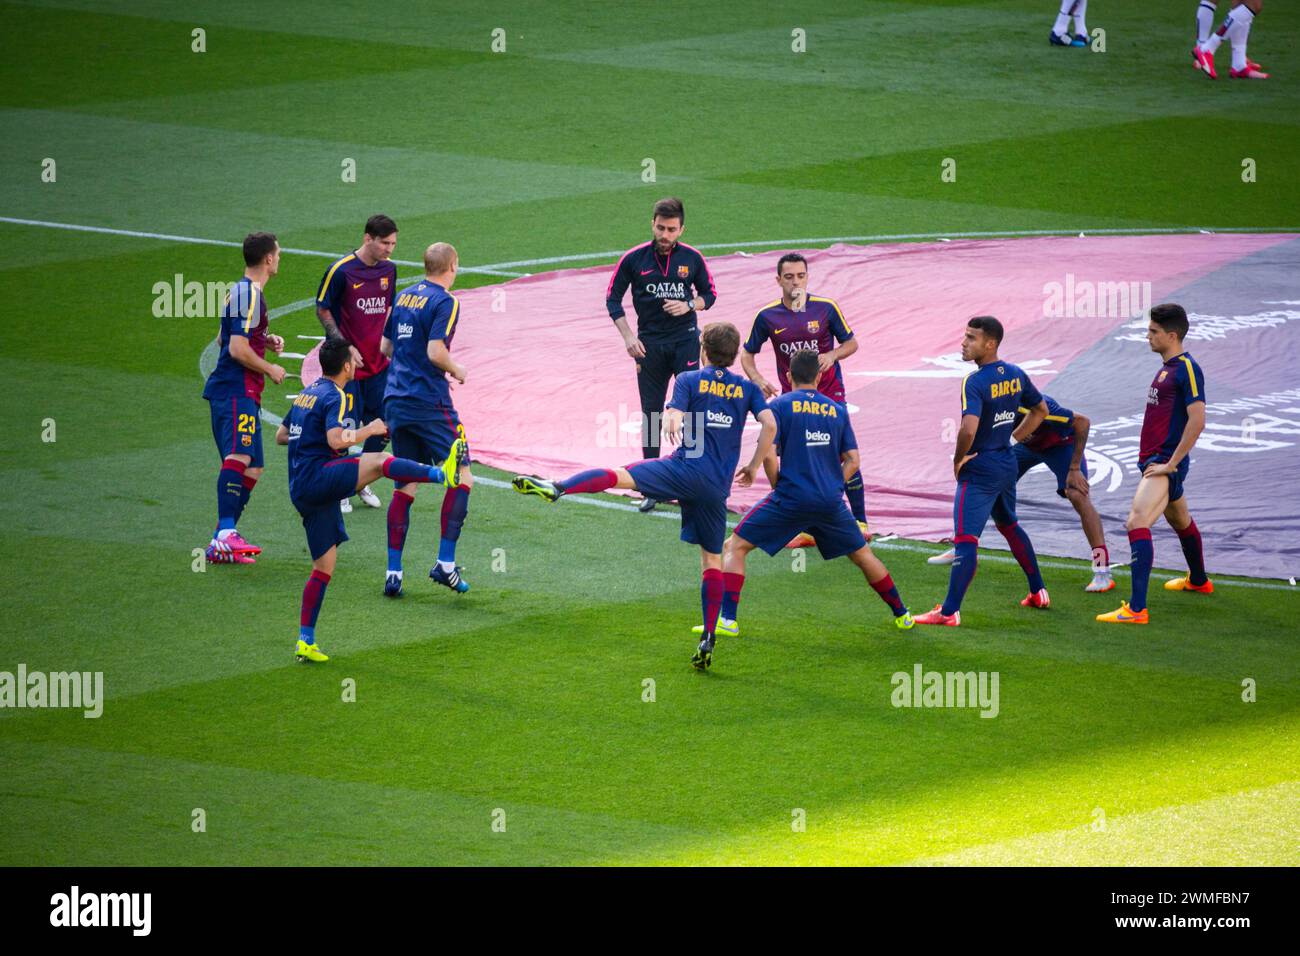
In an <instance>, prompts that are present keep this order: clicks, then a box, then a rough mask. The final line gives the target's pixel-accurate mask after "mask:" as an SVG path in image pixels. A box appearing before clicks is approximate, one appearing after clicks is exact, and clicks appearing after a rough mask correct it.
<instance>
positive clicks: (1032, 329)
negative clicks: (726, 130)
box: [453, 234, 1300, 554]
mask: <svg viewBox="0 0 1300 956" xmlns="http://www.w3.org/2000/svg"><path fill="white" fill-rule="evenodd" d="M1294 240H1295V237H1294V236H1289V235H1204V234H1202V235H1162V236H1135V237H1086V238H1084V237H1077V238H1062V237H1048V238H1030V239H1008V240H997V241H954V242H927V243H907V244H895V245H875V246H865V247H862V246H849V245H837V246H833V247H831V248H829V249H819V250H803V254H804V255H805V256H806V257H807V258H808V262H809V272H810V282H809V286H810V289H811V291H813V292H814V293H815V294H817V295H823V296H830V297H832V298H834V299H835V300H836V301H837V302H838V303H839V305H840V307H841V309H842V310H843V313H844V315H845V317H846V319H847V320H848V323H849V325H850V327H851V328H852V329H853V331H854V333H855V335H856V337H857V338H858V340H859V342H860V349H859V351H858V352H857V354H856V355H854V356H852V357H851V358H850V359H848V360H847V361H846V362H845V363H844V371H845V380H846V382H847V386H848V393H847V394H848V401H849V405H850V411H851V413H852V416H853V423H854V427H855V430H856V432H857V436H858V442H859V445H860V446H861V449H862V467H863V476H864V481H865V484H866V489H867V508H868V512H869V514H870V516H871V519H872V524H873V527H874V528H875V529H876V530H880V531H895V532H899V533H901V534H905V535H908V536H915V537H921V538H929V539H932V540H937V539H939V538H942V537H944V536H947V535H950V534H951V533H952V528H951V502H952V497H951V496H952V489H953V476H952V466H951V455H952V450H953V441H954V437H955V432H956V427H957V422H958V419H959V418H960V399H959V388H960V384H961V380H962V378H963V376H964V375H965V374H966V373H967V372H968V371H970V370H971V369H972V368H973V366H970V365H965V364H963V363H962V362H961V361H960V356H959V350H960V341H961V336H962V332H963V329H964V326H965V322H966V319H967V318H968V317H970V316H972V315H977V314H991V315H995V316H997V317H998V318H999V319H1001V320H1002V322H1003V324H1004V326H1005V327H1006V333H1007V334H1006V339H1005V342H1004V345H1003V349H1002V355H1003V357H1004V358H1006V359H1007V360H1009V361H1013V362H1016V363H1018V364H1020V365H1021V366H1022V367H1024V368H1025V370H1026V371H1027V372H1029V374H1030V375H1031V377H1032V378H1033V379H1034V381H1035V383H1036V384H1037V385H1038V386H1039V387H1040V389H1042V390H1043V391H1045V392H1047V393H1049V394H1053V397H1055V398H1057V400H1058V401H1061V402H1062V404H1065V405H1068V406H1071V407H1074V408H1076V409H1077V410H1078V411H1080V412H1084V413H1087V414H1089V415H1090V416H1091V417H1093V419H1094V421H1097V420H1098V418H1099V411H1098V408H1097V407H1096V406H1105V411H1103V412H1101V413H1100V414H1109V413H1110V412H1109V410H1110V409H1112V408H1115V409H1119V410H1122V412H1123V413H1124V414H1125V415H1136V416H1141V414H1142V412H1143V403H1144V398H1145V389H1146V385H1147V384H1148V382H1149V380H1150V377H1151V376H1152V375H1154V373H1155V371H1156V370H1158V368H1159V364H1160V363H1159V360H1158V358H1157V357H1156V356H1154V355H1152V354H1151V353H1150V352H1149V351H1146V346H1145V345H1144V344H1143V343H1141V342H1140V341H1136V340H1132V341H1129V342H1125V343H1121V344H1122V345H1123V347H1124V348H1126V349H1128V351H1127V352H1125V353H1124V354H1125V355H1126V356H1129V355H1131V357H1132V358H1133V360H1134V362H1135V363H1136V364H1135V365H1134V366H1133V367H1134V368H1136V369H1137V370H1138V371H1136V372H1135V373H1132V374H1129V373H1127V372H1126V373H1125V374H1124V375H1123V376H1121V375H1119V374H1118V373H1116V374H1114V375H1111V374H1110V372H1108V364H1107V363H1105V362H1100V363H1099V362H1097V361H1092V362H1090V363H1088V362H1086V360H1085V356H1086V355H1087V354H1088V353H1090V352H1093V354H1094V355H1095V354H1098V353H1096V352H1094V351H1093V350H1095V349H1096V348H1097V347H1098V346H1099V343H1103V342H1105V341H1109V340H1115V339H1119V338H1123V337H1124V336H1126V335H1127V336H1128V337H1129V338H1130V339H1132V335H1133V330H1132V329H1126V327H1127V326H1133V327H1134V329H1137V330H1138V331H1139V337H1140V330H1141V329H1143V328H1145V319H1144V318H1142V317H1141V313H1142V310H1143V309H1144V307H1148V306H1149V305H1150V304H1152V303H1158V302H1162V301H1165V299H1166V297H1169V296H1172V295H1173V294H1174V293H1176V292H1178V291H1180V290H1185V289H1186V288H1187V287H1189V286H1191V285H1193V284H1194V283H1196V282H1197V281H1198V280H1201V279H1203V278H1205V277H1206V276H1208V275H1210V274H1211V273H1214V272H1215V271H1216V270H1220V269H1223V268H1225V267H1227V266H1228V265H1229V264H1231V263H1234V262H1237V261H1239V260H1242V259H1244V258H1247V257H1250V256H1252V255H1255V254H1258V253H1261V252H1264V251H1265V250H1269V249H1272V248H1274V247H1280V246H1281V245H1282V244H1285V243H1288V242H1293V241H1294ZM1291 248H1292V249H1294V248H1295V246H1294V245H1293V246H1292V247H1291ZM783 251H785V250H775V251H772V252H767V253H762V254H758V255H747V254H741V253H735V254H731V255H719V256H716V257H712V258H711V259H710V266H711V269H712V271H713V275H714V279H715V281H716V284H717V289H718V300H717V303H716V305H715V306H714V308H712V309H711V310H709V311H708V312H707V313H704V314H702V315H701V321H702V322H717V321H728V322H733V323H735V324H736V326H737V327H738V328H739V329H740V331H741V335H742V338H743V337H745V336H747V335H748V332H749V328H750V325H751V323H752V322H753V319H754V315H755V313H756V312H757V311H758V309H759V308H761V307H762V306H764V305H765V304H767V303H769V302H771V301H772V300H773V299H775V298H776V297H777V296H778V295H779V289H778V287H777V285H776V280H775V267H776V262H777V259H778V258H779V257H780V255H781V252H783ZM612 268H613V267H612V265H603V266H599V267H594V268H588V269H576V270H567V271H561V272H552V273H546V274H542V275H536V276H530V277H527V278H522V279H517V280H514V281H511V282H508V283H505V284H504V285H498V286H491V287H485V288H479V289H471V290H468V291H463V292H459V293H458V295H459V297H460V300H461V318H460V321H459V325H458V327H457V331H456V339H455V342H454V352H455V354H456V356H457V359H458V360H459V361H460V362H461V364H463V365H464V366H465V367H466V368H467V369H468V380H467V382H466V384H465V385H463V386H456V387H455V389H454V393H453V394H454V397H455V401H456V405H457V408H458V409H459V411H460V415H461V419H462V421H463V422H464V423H465V426H466V429H467V432H468V435H469V438H470V442H471V445H472V447H473V450H474V456H475V458H476V459H478V460H480V461H483V462H485V463H488V464H491V465H494V466H497V467H500V468H504V469H506V470H511V471H524V472H536V473H540V474H543V475H547V476H562V475H565V474H568V473H570V472H573V471H576V470H579V469H582V468H586V467H595V466H616V465H621V464H624V463H627V462H630V461H635V460H637V459H639V458H640V457H641V452H640V432H639V427H640V426H639V418H638V413H639V405H638V400H637V389H636V382H635V378H634V371H633V361H632V360H631V359H630V358H629V357H628V356H627V355H626V353H625V352H624V349H623V344H622V340H621V339H620V337H619V335H618V333H617V331H616V330H615V329H614V327H613V324H612V323H611V322H610V320H609V318H608V316H607V315H606V313H605V310H604V307H603V299H604V294H605V287H606V285H607V283H608V280H609V275H610V271H611V269H612ZM1144 283H1147V284H1149V285H1144ZM1148 296H1149V297H1148ZM1293 298H1300V296H1293ZM1184 304H1185V305H1186V306H1187V307H1188V310H1189V311H1193V310H1194V308H1195V306H1196V303H1195V302H1192V301H1187V302H1185V303H1184ZM627 305H628V310H629V318H631V306H630V302H629V303H628V304H627ZM1080 313H1087V314H1086V315H1084V314H1080ZM1117 313H1122V314H1117ZM1135 317H1136V320H1137V324H1136V325H1134V321H1135ZM1196 347H1197V346H1196V345H1195V344H1194V343H1191V342H1189V348H1192V349H1195V348H1196ZM1079 360H1084V361H1085V364H1087V367H1088V374H1087V376H1080V375H1076V376H1074V377H1073V378H1072V379H1071V385H1070V387H1069V389H1068V394H1056V386H1055V384H1054V383H1058V382H1060V381H1061V374H1062V373H1063V372H1065V371H1066V370H1067V369H1070V367H1071V366H1072V364H1073V363H1076V361H1079ZM758 361H759V367H760V369H762V370H763V371H764V374H765V375H767V376H768V378H769V379H771V380H772V381H775V380H776V376H775V372H774V361H773V357H772V353H771V351H770V345H768V346H767V347H765V351H764V352H763V353H761V354H760V356H759V359H758ZM1200 361H1201V362H1202V364H1203V365H1204V364H1206V359H1205V358H1203V357H1202V358H1200ZM1080 367H1082V366H1080ZM736 369H737V371H739V363H737V366H736ZM1129 379H1132V380H1129ZM1207 381H1208V383H1209V384H1208V385H1207V391H1210V393H1211V398H1212V400H1213V399H1214V398H1215V397H1216V396H1222V395H1223V394H1224V391H1223V388H1222V377H1221V376H1218V377H1217V379H1216V372H1215V371H1213V370H1211V369H1210V368H1208V367H1207ZM1216 388H1217V391H1216ZM756 435H757V426H756V425H754V424H753V423H751V428H750V431H749V433H748V441H747V445H746V451H745V452H744V454H746V455H747V454H749V452H750V451H751V450H752V447H753V442H754V440H755V438H756ZM1098 464H1099V466H1101V465H1104V462H1102V461H1100V460H1099V462H1098ZM1121 471H1123V469H1121ZM1122 478H1123V480H1122V482H1121V484H1122V487H1117V488H1109V489H1108V490H1109V491H1110V492H1111V493H1113V494H1115V495H1116V498H1115V501H1118V500H1119V499H1121V498H1122V499H1124V505H1125V506H1126V504H1127V498H1126V497H1125V496H1128V497H1131V494H1132V489H1133V487H1134V484H1135V482H1136V475H1135V474H1133V475H1124V476H1122ZM1095 483H1096V482H1095V481H1094V484H1095ZM1054 488H1055V485H1054V482H1051V480H1050V478H1048V477H1045V476H1034V475H1032V474H1031V475H1030V476H1026V480H1025V482H1022V495H1023V496H1024V497H1025V498H1026V499H1028V500H1030V501H1033V500H1037V501H1041V502H1043V503H1044V505H1047V506H1051V507H1052V508H1056V506H1057V504H1059V506H1060V510H1061V511H1062V512H1063V514H1062V515H1061V517H1062V518H1063V519H1068V520H1067V526H1068V525H1069V523H1070V522H1074V518H1073V515H1072V514H1071V513H1070V509H1069V506H1068V505H1067V504H1066V503H1065V502H1063V501H1059V499H1056V498H1055V496H1054ZM767 490H768V488H767V485H766V482H765V480H763V479H762V478H761V476H760V479H759V481H758V482H757V483H756V485H755V486H754V487H753V488H752V489H739V488H735V489H733V493H732V496H731V504H732V506H733V508H735V509H736V510H744V509H745V508H746V507H748V506H749V505H751V504H753V503H754V502H755V501H757V500H758V499H759V498H760V497H761V496H762V495H763V494H765V493H766V492H767ZM1108 500H1109V499H1108ZM1112 504H1113V505H1114V509H1115V510H1118V508H1119V505H1118V504H1115V503H1114V502H1112ZM1202 524H1204V522H1202ZM1073 527H1074V528H1075V533H1076V535H1077V528H1078V526H1077V522H1076V523H1074V524H1073ZM1111 534H1112V537H1113V539H1114V541H1113V546H1114V547H1116V549H1117V550H1127V549H1126V548H1124V547H1123V537H1122V535H1123V531H1122V528H1121V529H1112V530H1111ZM993 537H997V536H996V535H994V536H993ZM989 543H990V544H993V543H995V542H993V541H989ZM997 543H1000V542H997ZM1081 544H1082V539H1081V538H1080V541H1079V542H1078V543H1077V544H1075V545H1072V546H1070V547H1069V548H1068V549H1062V550H1066V551H1067V552H1069V553H1078V551H1079V550H1080V548H1079V545H1081ZM1084 553H1085V554H1086V550H1085V552H1084Z"/></svg>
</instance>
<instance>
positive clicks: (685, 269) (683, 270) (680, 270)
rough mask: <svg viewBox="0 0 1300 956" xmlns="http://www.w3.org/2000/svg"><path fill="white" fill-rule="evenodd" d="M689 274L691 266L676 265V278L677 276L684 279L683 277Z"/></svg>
mask: <svg viewBox="0 0 1300 956" xmlns="http://www.w3.org/2000/svg"><path fill="white" fill-rule="evenodd" d="M690 274H691V267H690V266H678V267H677V278H679V279H685V278H686V277H687V276H688V275H690Z"/></svg>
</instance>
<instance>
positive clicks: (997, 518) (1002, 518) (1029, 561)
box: [993, 490, 1052, 608]
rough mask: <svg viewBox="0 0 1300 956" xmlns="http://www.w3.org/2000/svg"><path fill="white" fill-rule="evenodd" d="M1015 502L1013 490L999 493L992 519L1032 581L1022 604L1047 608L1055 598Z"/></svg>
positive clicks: (1027, 577)
mask: <svg viewBox="0 0 1300 956" xmlns="http://www.w3.org/2000/svg"><path fill="white" fill-rule="evenodd" d="M1015 506H1016V497H1015V491H1014V490H1012V491H1010V492H1004V493H1003V494H1001V495H998V498H997V500H996V501H995V502H994V503H993V523H994V524H995V525H996V526H997V529H998V531H1000V532H1001V533H1002V537H1004V538H1006V539H1007V544H1008V545H1009V546H1010V548H1011V553H1012V554H1013V555H1015V558H1016V562H1017V563H1018V564H1019V565H1020V570H1022V571H1024V572H1025V578H1026V579H1027V580H1028V582H1029V595H1028V596H1027V597H1026V598H1025V599H1024V600H1022V601H1021V602H1020V606H1021V607H1037V608H1047V607H1050V606H1051V603H1052V602H1051V599H1050V598H1049V597H1048V594H1047V586H1046V585H1045V584H1044V583H1043V575H1042V574H1041V573H1040V572H1039V570H1038V555H1036V554H1035V553H1034V545H1033V542H1031V541H1030V540H1029V535H1028V534H1026V533H1025V529H1024V528H1022V527H1020V522H1019V521H1018V520H1017V519H1016V508H1015Z"/></svg>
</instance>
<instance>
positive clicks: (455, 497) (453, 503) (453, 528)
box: [438, 485, 469, 570]
mask: <svg viewBox="0 0 1300 956" xmlns="http://www.w3.org/2000/svg"><path fill="white" fill-rule="evenodd" d="M468 513H469V485H457V486H456V487H455V488H448V489H447V493H446V494H445V495H443V496H442V538H441V539H440V540H439V542H438V563H439V564H440V565H442V566H443V569H444V570H450V568H454V567H455V566H456V541H457V540H458V539H459V538H460V529H461V526H462V525H463V524H464V523H465V515H466V514H468Z"/></svg>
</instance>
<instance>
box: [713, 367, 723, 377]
mask: <svg viewBox="0 0 1300 956" xmlns="http://www.w3.org/2000/svg"><path fill="white" fill-rule="evenodd" d="M713 377H714V378H722V369H720V368H715V369H714V370H713Z"/></svg>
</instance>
